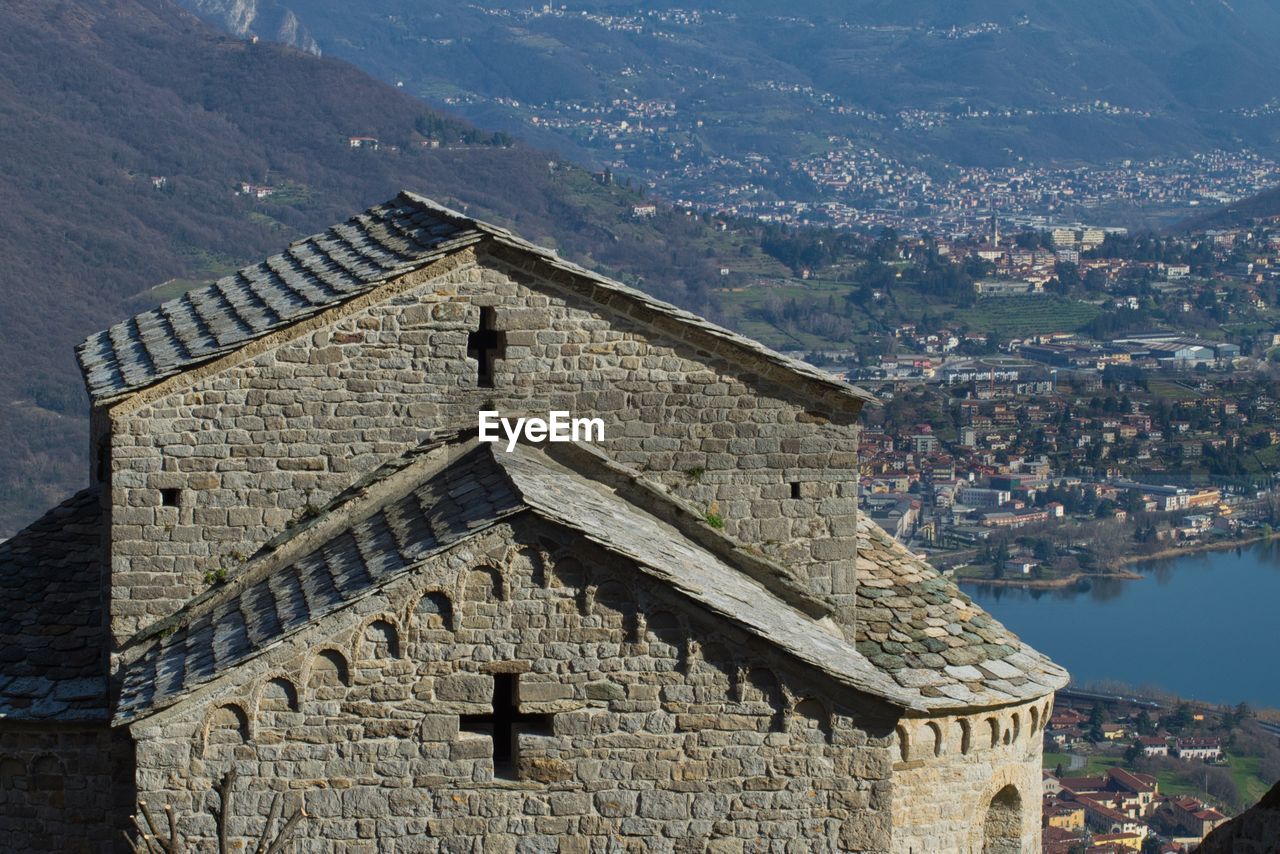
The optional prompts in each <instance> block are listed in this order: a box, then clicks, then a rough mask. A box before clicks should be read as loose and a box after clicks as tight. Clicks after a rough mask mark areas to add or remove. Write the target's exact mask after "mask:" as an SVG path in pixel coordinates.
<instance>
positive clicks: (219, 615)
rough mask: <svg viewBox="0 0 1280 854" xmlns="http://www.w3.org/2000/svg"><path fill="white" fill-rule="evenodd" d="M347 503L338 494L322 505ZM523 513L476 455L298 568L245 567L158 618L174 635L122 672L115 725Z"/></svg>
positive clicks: (492, 468) (157, 638) (487, 461)
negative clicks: (173, 615)
mask: <svg viewBox="0 0 1280 854" xmlns="http://www.w3.org/2000/svg"><path fill="white" fill-rule="evenodd" d="M383 471H384V472H385V471H386V469H383ZM356 492H358V490H356ZM349 500H350V496H349V495H344V496H342V497H341V498H340V499H338V500H337V501H335V502H334V504H331V505H330V507H329V508H327V509H328V511H330V512H334V511H335V507H337V506H338V505H341V504H346V503H348V502H349ZM521 509H523V508H522V506H521V504H520V502H519V500H518V498H517V496H516V493H515V491H514V489H513V488H512V486H511V483H510V481H509V480H507V478H506V477H505V476H503V474H502V472H501V470H500V469H499V468H498V467H497V466H496V465H495V464H494V462H493V458H492V457H491V456H490V455H489V454H488V452H487V451H485V450H481V449H476V450H473V451H471V452H470V453H468V454H466V455H465V456H464V457H462V458H461V459H459V460H457V461H456V462H455V463H454V464H453V465H450V466H448V467H447V468H444V469H442V470H440V471H438V472H437V473H436V474H435V475H434V476H432V477H430V478H429V479H427V480H426V481H425V482H424V483H422V484H421V485H419V486H418V487H416V488H414V489H412V490H410V491H408V492H407V493H406V494H404V495H402V496H400V497H399V498H397V499H396V500H393V501H390V502H389V503H387V504H385V505H384V506H382V507H381V508H379V509H377V510H376V511H375V512H374V513H372V514H371V515H369V516H368V517H367V518H364V519H362V520H361V521H359V522H357V523H356V524H354V525H352V526H350V527H348V528H346V529H344V530H342V531H341V532H339V533H338V534H337V535H336V536H334V537H332V538H331V539H329V540H327V541H326V542H324V543H322V544H321V545H319V547H318V548H316V549H314V550H313V551H311V552H310V553H308V554H306V555H305V556H304V557H302V558H301V559H299V560H297V561H296V562H294V563H290V564H288V565H286V566H284V567H281V568H279V569H277V570H275V571H272V572H270V573H265V574H263V573H257V574H255V572H254V569H253V567H252V566H250V567H246V569H245V570H244V574H245V575H246V576H247V577H248V578H247V583H243V582H239V581H237V582H234V583H233V584H232V585H230V586H229V588H228V590H227V592H226V594H225V595H221V596H219V595H217V593H218V592H219V591H217V590H215V591H214V593H215V595H213V596H212V597H202V598H201V599H200V600H197V601H195V602H192V603H191V604H189V605H188V606H186V607H185V608H184V609H183V610H182V611H180V612H179V619H178V620H176V621H171V622H170V621H166V622H167V626H169V625H171V626H172V627H173V629H174V630H173V631H171V632H162V633H160V634H159V635H156V634H155V633H151V635H152V639H151V640H150V642H149V643H148V644H147V646H146V648H145V652H144V653H143V654H142V655H141V656H140V657H139V658H137V659H136V660H134V661H133V662H132V663H131V664H130V665H129V666H128V668H127V669H126V671H125V675H124V682H123V687H122V688H121V693H120V698H119V701H118V703H117V706H116V720H117V722H119V721H122V720H128V719H130V718H131V717H133V716H134V715H135V714H137V713H138V712H140V711H142V710H144V709H146V708H149V707H154V706H165V705H168V704H169V702H171V701H172V700H173V699H175V698H177V697H179V696H180V695H182V694H184V693H186V692H187V691H189V690H190V689H192V688H194V687H196V686H198V685H201V684H203V683H205V682H208V681H210V680H211V679H213V678H215V677H216V676H217V675H219V674H220V673H222V672H224V671H225V670H227V669H228V668H230V667H234V666H235V665H237V664H240V663H241V662H244V661H247V660H248V659H249V658H251V657H253V656H254V655H256V654H258V653H259V652H261V651H263V649H264V648H266V647H267V646H269V645H271V644H272V643H275V642H276V641H279V640H281V639H283V638H285V637H287V636H288V635H290V634H293V633H295V632H297V631H298V630H300V629H302V628H305V627H306V626H308V625H310V624H311V623H313V622H314V621H316V620H318V619H320V618H321V617H323V616H325V615H326V614H330V613H333V612H334V611H336V610H338V609H339V608H341V607H343V606H345V605H348V604H350V603H351V602H353V601H355V600H356V599H359V598H361V597H362V596H364V595H367V594H369V593H371V592H373V591H374V590H375V589H377V588H378V587H379V586H380V585H381V584H382V583H384V582H386V581H388V580H390V579H391V578H393V577H395V576H397V575H399V574H400V573H401V571H403V570H404V569H406V568H407V567H410V566H412V565H414V564H417V563H419V562H420V561H422V560H424V559H426V558H428V557H431V556H432V555H435V554H438V553H439V552H441V551H444V550H445V549H447V548H448V547H449V546H451V545H453V544H455V543H457V542H458V541H460V540H463V539H465V538H467V537H468V536H470V535H471V534H474V533H476V532H477V531H480V530H483V529H484V528H487V527H489V526H491V525H493V524H496V523H497V522H498V521H500V520H501V519H503V518H504V517H506V516H509V515H511V513H513V512H516V511H519V510H521ZM255 575H256V577H255ZM184 614H190V615H191V618H189V619H183V615H184ZM167 626H166V627H167Z"/></svg>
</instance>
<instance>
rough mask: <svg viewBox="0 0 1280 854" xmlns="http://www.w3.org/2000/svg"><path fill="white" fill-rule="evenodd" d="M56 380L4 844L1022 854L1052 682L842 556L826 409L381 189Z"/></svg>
mask: <svg viewBox="0 0 1280 854" xmlns="http://www.w3.org/2000/svg"><path fill="white" fill-rule="evenodd" d="M78 355H79V358H80V362H81V365H82V366H83V368H84V372H85V377H86V382H87V384H88V387H89V392H90V396H91V399H92V403H93V436H92V447H93V451H94V454H93V456H94V461H93V472H92V483H91V486H90V488H89V489H88V490H86V491H85V492H83V493H81V494H80V495H78V496H76V497H75V498H73V499H71V500H70V501H69V502H67V503H66V504H64V505H63V506H61V507H59V508H56V509H55V510H53V511H50V513H49V514H48V515H47V516H46V517H45V518H44V519H42V520H41V521H40V522H38V523H36V524H35V525H33V526H32V527H31V528H29V529H28V530H27V531H24V532H22V533H21V534H19V535H18V536H17V537H15V538H14V539H13V540H11V541H10V542H9V543H6V544H4V545H0V589H3V590H5V591H6V592H10V593H12V595H11V596H6V597H5V599H4V601H3V602H0V609H4V610H0V613H2V614H3V616H0V650H3V654H0V802H2V803H4V804H5V808H4V809H3V810H2V811H0V848H3V847H19V848H24V849H27V850H58V851H78V850H79V851H96V850H108V849H109V848H111V846H112V843H111V842H110V841H109V840H110V839H111V838H112V836H113V835H114V832H115V830H116V829H117V828H123V827H125V826H127V824H128V821H129V817H130V816H131V815H132V814H133V813H134V811H135V809H138V808H139V807H138V805H137V804H138V802H146V803H147V804H148V805H149V808H151V809H152V810H160V809H163V808H165V807H168V808H170V809H172V811H173V813H174V815H175V816H176V822H175V823H176V833H177V835H178V836H179V837H180V839H181V841H182V842H183V843H184V844H186V845H188V846H190V847H193V848H202V847H203V848H206V849H207V848H210V847H211V846H214V845H215V844H216V843H215V839H216V836H217V834H218V833H219V831H220V830H221V832H224V833H226V834H227V835H228V837H229V838H231V839H233V840H239V841H240V842H242V843H245V844H250V845H252V844H256V840H257V839H258V838H259V836H260V835H261V834H262V833H263V830H264V828H265V827H267V826H268V825H269V824H270V825H271V826H273V827H274V826H277V825H278V821H277V819H278V817H279V816H280V815H281V814H285V813H290V812H291V811H292V810H294V809H296V807H297V806H300V805H305V808H306V818H305V819H304V820H302V821H301V822H300V823H299V824H297V825H296V828H295V829H294V831H293V834H294V837H295V839H296V840H298V841H297V845H298V847H299V850H303V849H305V850H308V851H351V850H369V851H379V850H407V851H419V850H421V851H462V850H468V851H470V850H480V847H481V846H483V850H485V851H491V850H492V851H503V850H508V851H612V850H622V849H627V850H632V849H635V850H649V851H735V852H737V851H791V850H805V851H811V850H815V851H823V850H826V851H839V850H855V851H880V852H889V851H893V852H924V851H930V852H933V851H956V852H979V851H1000V852H1004V851H1032V850H1038V847H1039V824H1040V822H1039V804H1040V798H1039V794H1038V788H1039V778H1040V769H1039V763H1040V751H1039V745H1040V741H1041V737H1040V729H1041V727H1042V726H1043V724H1044V722H1045V721H1046V720H1047V718H1048V715H1049V712H1050V708H1051V701H1052V693H1053V691H1054V690H1055V689H1056V688H1057V687H1060V686H1061V685H1062V684H1064V682H1065V678H1066V676H1065V673H1064V672H1063V671H1062V670H1061V669H1060V668H1058V667H1057V666H1056V665H1054V664H1053V663H1051V662H1049V661H1048V660H1047V659H1045V658H1044V657H1043V656H1041V655H1039V654H1038V653H1036V652H1035V651H1033V650H1031V649H1029V648H1027V647H1026V646H1024V645H1023V644H1022V643H1021V642H1020V641H1019V640H1018V639H1017V638H1016V637H1014V636H1012V635H1010V634H1009V633H1008V632H1007V631H1006V630H1005V629H1004V628H1003V627H1002V626H1000V625H999V624H998V623H996V622H995V621H994V620H992V619H991V618H990V617H989V616H988V615H986V614H985V613H983V612H982V611H981V610H980V609H978V608H977V607H976V606H974V605H973V604H972V603H971V602H970V601H969V600H968V599H967V598H966V597H965V596H964V595H963V594H962V593H960V592H959V591H958V590H957V589H956V588H955V587H954V585H952V583H951V582H950V581H949V580H947V579H944V578H942V577H940V576H939V575H938V574H937V573H936V572H935V571H934V570H932V569H931V568H930V567H929V566H927V565H926V564H924V563H923V562H921V561H920V560H918V559H917V558H916V557H915V556H913V555H911V554H910V553H909V552H907V551H906V550H905V549H903V548H902V547H901V546H899V545H898V544H897V543H895V542H894V541H893V540H892V539H890V538H889V537H888V536H887V535H886V534H884V532H883V531H880V530H879V529H878V528H876V527H875V526H874V525H872V524H869V523H868V522H866V521H864V520H860V519H859V518H858V514H857V510H856V490H857V446H858V427H857V415H858V412H859V409H860V407H861V406H862V405H863V404H864V402H866V400H867V396H866V395H865V393H863V392H862V391H860V390H859V389H857V388H855V387H852V386H849V385H847V384H845V383H842V382H839V381H837V380H835V379H833V378H831V377H829V376H827V375H826V374H823V373H821V372H819V371H817V370H815V369H813V368H811V367H809V366H807V365H804V364H802V363H798V362H794V361H792V360H790V359H787V358H785V357H783V356H780V355H779V354H777V353H774V352H772V351H769V350H767V349H765V348H763V347H761V346H760V345H758V344H755V343H754V342H751V341H749V340H747V339H744V338H742V337H740V336H737V335H735V334H733V333H731V332H728V331H726V330H724V329H721V328H719V327H716V326H714V325H713V324H710V323H708V322H706V321H704V320H702V319H700V318H697V317H695V316H693V315H690V314H688V313H686V312H682V311H680V310H678V309H675V308H673V307H671V306H669V305H666V304H664V303H660V302H657V301H655V300H653V299H652V298H650V297H647V296H645V295H644V294H642V293H639V292H637V291H634V290H631V289H629V288H626V287H624V286H622V285H619V284H617V283H615V282H612V281H610V280H608V279H604V278H601V277H599V276H597V275H594V274H592V273H589V272H587V271H585V270H582V269H580V268H578V267H575V266H573V265H571V264H568V263H566V262H564V261H562V260H561V259H559V258H557V257H556V256H555V255H554V254H551V253H548V252H546V251H545V250H541V249H539V248H537V247H534V246H531V245H529V244H527V243H525V242H523V241H521V240H520V239H518V238H516V237H514V236H513V235H511V234H509V233H508V232H505V231H503V230H501V229H498V228H495V227H493V226H489V225H486V224H484V223H480V222H477V221H475V220H472V219H469V218H466V217H464V216H462V215H460V214H457V213H454V212H452V211H449V210H446V209H443V208H440V207H438V206H436V205H434V204H433V203H431V202H429V201H428V200H426V199H423V198H421V197H419V196H415V195H412V194H409V193H403V194H401V195H400V196H398V197H397V198H396V199H394V200H392V201H391V202H388V203H387V204H384V205H380V206H378V207H376V208H373V209H371V210H369V211H367V212H365V213H364V214H361V215H360V216H357V217H355V218H353V219H352V220H350V221H349V222H347V223H344V224H342V225H338V226H334V227H333V228H331V229H329V230H328V231H327V232H325V233H323V234H320V235H316V236H314V237H311V238H308V239H306V240H302V241H299V242H297V243H295V244H293V245H291V246H290V247H289V248H288V250H287V251H286V252H284V253H282V254H281V255H278V256H274V257H272V258H270V259H267V260H266V261H264V262H263V263H261V264H259V265H256V266H254V267H250V268H246V269H245V270H242V271H241V272H240V273H238V274H236V275H235V276H231V277H228V278H226V279H223V280H221V281H219V282H217V283H215V284H213V285H210V286H208V287H206V288H203V289H200V290H196V291H192V292H191V293H189V294H187V295H185V296H183V297H181V298H180V299H177V300H174V301H172V302H169V303H166V304H164V305H162V306H160V307H158V308H157V309H154V310H153V311H150V312H147V313H145V314H142V315H139V316H138V317H135V318H132V319H130V320H128V321H125V322H123V323H121V324H118V325H116V326H114V327H112V328H111V329H109V330H106V331H104V332H102V333H99V334H97V335H94V336H91V337H90V338H89V339H88V340H86V341H85V343H84V344H83V345H82V346H81V347H80V349H79V351H78ZM480 410H491V411H498V412H500V413H502V414H503V415H504V416H506V417H512V418H515V417H520V416H525V415H540V416H542V417H545V416H546V414H547V413H548V412H551V411H567V412H570V413H572V414H573V415H574V417H583V418H587V417H590V418H599V419H601V420H602V421H603V422H604V425H605V431H604V436H605V438H604V441H602V442H599V443H593V444H592V445H590V446H585V445H570V444H551V445H536V446H535V445H518V446H516V447H515V448H514V449H513V450H512V451H511V452H507V451H506V450H505V444H491V443H484V442H479V441H478V440H477V437H476V430H475V428H476V423H477V421H476V418H477V412H479V411H480ZM232 769H234V770H235V772H236V777H235V779H234V782H233V784H232V789H231V795H230V796H226V799H227V801H228V804H227V805H226V808H225V809H224V805H223V803H222V801H223V798H224V795H225V792H223V791H222V790H221V789H220V788H219V785H220V783H221V781H222V780H223V779H224V778H225V775H226V773H227V772H228V771H230V770H232ZM107 781H110V782H109V783H107ZM221 812H225V816H224V819H223V821H222V822H221V828H219V826H218V823H217V822H216V821H215V818H214V816H215V814H218V813H221ZM165 832H166V833H167V832H168V831H167V830H166V831H165Z"/></svg>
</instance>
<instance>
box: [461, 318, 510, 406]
mask: <svg viewBox="0 0 1280 854" xmlns="http://www.w3.org/2000/svg"><path fill="white" fill-rule="evenodd" d="M494 315H495V312H494V310H493V309H492V308H482V309H480V328H479V329H477V330H476V331H475V332H472V333H471V334H470V335H468V336H467V355H468V356H469V357H470V358H472V359H475V360H476V385H478V386H479V387H480V388H493V374H494V368H495V367H496V364H497V361H498V360H499V359H501V358H503V356H504V355H506V350H507V335H506V333H505V332H502V331H500V330H499V329H498V328H497V327H496V326H495V323H494V320H495V317H494Z"/></svg>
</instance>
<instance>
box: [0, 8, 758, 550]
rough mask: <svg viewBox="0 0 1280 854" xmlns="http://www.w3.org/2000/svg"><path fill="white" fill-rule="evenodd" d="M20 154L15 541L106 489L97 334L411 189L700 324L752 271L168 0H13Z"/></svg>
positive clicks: (12, 385) (2, 323)
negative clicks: (89, 387)
mask: <svg viewBox="0 0 1280 854" xmlns="http://www.w3.org/2000/svg"><path fill="white" fill-rule="evenodd" d="M352 136H367V137H374V138H376V139H377V140H378V146H377V149H376V150H374V148H373V147H372V146H364V147H361V148H353V147H352V146H351V145H350V142H349V139H350V137H352ZM433 146H438V147H433ZM0 151H3V155H0V170H2V172H3V179H2V180H0V256H2V257H3V259H4V260H3V263H2V264H0V363H2V364H3V365H4V371H3V372H0V400H2V401H3V408H2V409H0V442H2V443H3V447H4V449H5V453H4V454H3V455H2V456H0V537H3V536H5V535H7V534H9V533H12V532H13V530H15V529H16V528H17V527H19V526H20V525H21V523H22V522H24V521H25V520H27V519H30V518H32V517H33V516H34V515H35V514H36V513H37V512H38V511H40V510H42V509H44V508H45V507H47V506H48V505H49V504H50V503H52V502H54V501H56V500H58V499H59V498H61V497H63V496H65V495H66V494H67V493H69V492H70V491H72V490H74V489H76V488H78V487H80V486H82V485H83V484H84V483H85V481H86V479H87V474H88V470H87V462H86V453H85V452H86V446H87V444H88V437H87V417H86V416H87V411H86V409H87V401H86V398H85V397H84V394H83V391H82V388H81V381H80V378H79V376H78V373H77V371H76V369H75V365H74V359H73V355H72V348H73V347H74V345H75V344H76V343H78V342H79V341H80V339H81V338H83V337H84V336H85V335H87V334H89V333H91V332H94V331H96V330H98V329H100V328H102V327H104V326H106V325H108V324H109V323H111V322H113V321H114V320H116V319H118V318H120V317H121V316H122V315H124V314H126V313H129V312H133V311H136V310H138V309H140V308H144V307H146V306H149V305H151V304H153V303H155V302H157V301H159V300H160V299H161V298H162V297H167V296H171V295H172V294H173V293H174V292H176V291H178V290H180V289H181V288H183V287H187V286H190V285H191V284H193V283H195V282H196V281H199V280H202V279H208V278H213V277H215V276H217V275H219V274H221V273H224V272H226V271H228V270H230V269H232V268H233V267H234V266H236V265H239V264H241V263H245V262H247V261H250V260H256V259H257V258H259V257H261V256H263V255H265V254H267V253H269V252H271V251H274V250H276V249H278V248H279V247H281V246H282V245H283V244H284V243H286V242H287V241H289V240H291V239H293V238H295V237H297V236H300V235H302V234H305V233H309V232H311V231H315V230H318V229H320V228H323V227H324V226H326V225H328V224H330V223H332V222H335V221H339V220H342V219H344V218H346V217H347V216H348V215H350V214H351V213H353V212H355V211H357V210H359V209H363V208H364V207H367V206H369V205H370V204H374V203H377V202H379V201H383V200H385V199H387V198H390V197H391V196H392V195H394V194H395V192H397V191H398V190H399V189H401V188H410V189H414V190H416V191H418V192H421V193H424V194H426V195H429V196H432V197H434V198H436V199H438V200H440V201H442V202H444V203H446V204H449V205H452V206H455V207H458V208H460V209H464V210H466V211H467V212H469V213H471V214H474V215H480V216H484V217H487V218H491V219H493V220H495V221H498V222H500V223H502V224H505V225H508V226H510V227H512V228H514V229H516V230H518V231H519V232H520V233H522V234H523V235H525V236H527V237H529V238H531V239H536V240H540V241H543V242H548V243H551V244H554V245H556V246H557V247H558V248H559V249H560V250H561V252H562V253H564V254H566V255H568V256H570V257H573V258H574V259H575V260H579V261H582V262H585V263H588V264H592V265H595V266H597V267H600V268H603V269H605V270H608V271H610V272H613V273H614V274H616V275H619V276H621V277H624V278H627V279H629V280H630V281H641V282H642V284H643V286H644V287H646V288H649V289H650V290H652V291H654V292H656V293H658V294H660V295H661V296H663V297H666V298H669V299H674V300H677V301H679V302H681V303H683V304H685V305H688V306H690V307H692V308H695V309H697V308H699V307H705V305H706V296H705V294H706V284H707V283H708V282H709V281H710V280H711V276H712V275H714V272H715V271H716V270H717V269H718V266H717V265H718V263H720V262H718V261H717V257H716V256H717V254H721V253H722V254H726V255H728V254H731V255H732V256H733V257H734V258H735V259H736V260H738V261H740V258H739V254H740V247H738V246H736V245H732V242H731V240H730V239H729V238H727V237H725V236H724V235H714V236H713V235H711V233H710V229H707V228H706V227H705V226H704V225H703V224H702V223H701V222H700V221H698V220H697V219H696V218H687V217H684V216H677V215H672V214H660V215H659V216H656V217H654V218H653V219H646V220H644V221H643V222H641V221H637V220H634V219H633V218H632V217H631V206H632V204H634V203H635V202H636V201H638V197H637V196H636V195H635V194H632V193H630V192H629V191H626V190H624V189H621V188H616V187H611V186H603V185H602V184H600V183H598V182H596V181H593V180H592V177H591V176H590V175H589V174H588V173H586V172H583V171H582V170H580V169H576V168H573V167H569V166H566V165H563V164H558V163H555V160H554V158H551V157H550V156H549V155H547V154H545V153H543V152H539V151H537V150H534V149H530V148H526V147H522V146H520V145H518V144H513V143H512V141H511V140H510V139H509V138H507V137H505V136H504V135H501V134H493V133H487V132H484V131H479V130H477V129H475V128H473V127H471V126H469V125H466V124H464V123H462V122H459V121H456V120H453V119H449V118H447V117H444V116H442V115H440V114H438V113H435V112H432V111H431V110H429V109H427V108H426V107H424V106H423V104H422V103H421V102H419V101H417V100H416V99H413V98H410V97H409V96H407V95H404V94H403V93H400V92H398V91H396V90H395V89H394V88H392V87H389V86H387V85H385V84H383V83H380V82H378V81H375V80H374V79H372V78H370V77H368V76H366V75H365V74H363V73H361V72H359V71H357V70H356V69H354V68H353V67H351V66H349V65H347V64H346V63H344V62H341V61H336V60H328V59H319V58H316V57H314V56H311V55H308V54H305V53H302V52H299V51H295V50H292V49H288V48H283V47H280V46H276V45H271V44H266V43H261V44H250V43H248V42H246V41H242V40H237V39H230V38H227V37H224V36H221V35H218V34H216V33H215V32H214V31H212V30H211V29H209V28H208V27H207V25H205V24H204V23H202V22H201V21H199V20H198V19H197V18H195V17H194V16H192V15H190V14H189V13H187V12H184V11H182V10H180V9H178V7H176V6H175V5H172V4H171V3H169V2H167V0H74V1H73V2H68V0H7V2H5V3H3V4H0ZM243 184H249V185H252V189H251V192H249V193H244V192H238V191H240V190H241V189H243V188H242V185H243ZM260 187H265V188H269V192H268V194H266V195H265V196H264V197H262V198H259V195H261V191H259V190H258V189H257V188H260ZM744 251H745V252H747V253H748V254H749V253H750V252H751V251H752V250H744ZM757 254H758V253H757ZM160 283H166V284H165V285H164V286H163V287H161V288H159V289H158V290H153V288H154V287H155V286H156V285H157V284H160Z"/></svg>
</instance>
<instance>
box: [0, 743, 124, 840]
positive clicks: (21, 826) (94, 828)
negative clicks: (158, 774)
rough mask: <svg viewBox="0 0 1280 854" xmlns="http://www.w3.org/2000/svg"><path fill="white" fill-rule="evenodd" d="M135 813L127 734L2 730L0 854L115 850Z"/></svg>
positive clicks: (0, 747)
mask: <svg viewBox="0 0 1280 854" xmlns="http://www.w3.org/2000/svg"><path fill="white" fill-rule="evenodd" d="M132 810H133V763H132V754H131V746H130V745H129V744H128V742H127V738H126V737H125V736H124V734H122V733H121V734H113V733H112V732H111V731H110V730H108V729H107V727H105V726H99V727H95V728H84V727H77V726H58V727H53V726H43V727H41V726H31V725H23V724H13V723H8V724H0V851H48V852H62V854H89V853H90V852H93V854H97V852H110V851H114V850H115V849H116V844H117V842H118V839H119V832H120V831H121V830H122V829H123V825H122V824H120V820H121V818H122V817H123V816H126V815H128V814H129V813H130V812H132Z"/></svg>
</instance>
